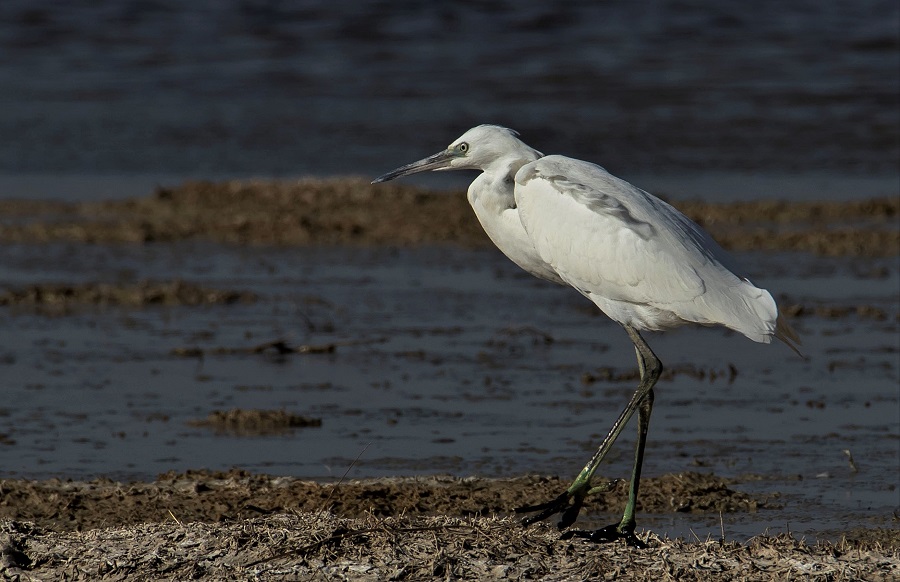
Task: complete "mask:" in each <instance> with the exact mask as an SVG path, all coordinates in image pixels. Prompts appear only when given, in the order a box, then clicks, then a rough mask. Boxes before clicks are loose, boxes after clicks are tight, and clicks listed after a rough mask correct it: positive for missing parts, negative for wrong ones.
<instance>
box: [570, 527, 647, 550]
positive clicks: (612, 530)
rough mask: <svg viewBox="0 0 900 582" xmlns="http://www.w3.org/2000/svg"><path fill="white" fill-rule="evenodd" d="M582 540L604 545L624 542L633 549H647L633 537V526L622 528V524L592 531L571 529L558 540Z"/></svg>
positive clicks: (641, 541) (643, 543)
mask: <svg viewBox="0 0 900 582" xmlns="http://www.w3.org/2000/svg"><path fill="white" fill-rule="evenodd" d="M572 538H582V539H586V540H590V541H592V542H594V543H597V544H606V543H609V542H614V541H616V540H625V543H626V544H628V545H629V546H631V547H633V548H639V549H644V548H647V547H648V546H647V543H646V542H644V541H643V540H641V539H640V538H638V537H637V536H636V535H634V524H631V525H629V526H625V527H622V524H619V523H614V524H612V525H608V526H606V527H604V528H600V529H597V530H594V531H590V530H583V529H572V530H569V531H567V532H565V533H564V534H562V535H561V536H560V539H563V540H568V539H572Z"/></svg>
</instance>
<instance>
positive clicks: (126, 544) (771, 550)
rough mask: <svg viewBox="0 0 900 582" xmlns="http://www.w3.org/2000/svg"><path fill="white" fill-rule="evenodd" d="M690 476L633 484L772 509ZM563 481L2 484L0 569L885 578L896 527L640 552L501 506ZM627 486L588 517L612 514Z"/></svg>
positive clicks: (677, 544)
mask: <svg viewBox="0 0 900 582" xmlns="http://www.w3.org/2000/svg"><path fill="white" fill-rule="evenodd" d="M730 485H731V484H730V483H729V482H728V481H726V480H723V479H719V478H717V477H715V476H711V475H703V474H699V473H683V474H678V475H666V476H663V477H660V478H656V479H647V480H646V482H645V483H642V498H641V503H642V511H644V512H649V513H672V512H685V511H688V512H697V513H715V512H746V511H756V510H764V509H769V508H775V507H777V503H772V502H770V501H768V500H761V499H753V498H751V497H750V496H748V495H746V494H743V493H739V492H737V491H734V490H733V489H732V488H731V487H730ZM563 487H565V483H563V482H562V481H561V480H560V479H556V478H547V477H536V476H528V477H521V478H515V479H480V478H468V479H458V478H451V477H424V478H418V479H413V478H405V479H399V478H391V479H376V480H365V481H350V482H346V483H341V484H324V483H317V482H312V481H302V480H297V479H290V478H274V477H269V476H266V475H255V474H249V473H246V472H242V471H236V470H235V471H231V472H228V473H211V472H202V471H200V472H188V473H182V474H175V473H169V474H165V475H161V476H160V477H159V478H158V480H157V481H156V482H154V483H128V484H124V483H116V482H112V481H108V480H97V481H92V482H69V481H58V480H51V481H44V482H34V481H17V480H6V481H2V482H0V488H2V493H3V501H2V504H0V569H2V570H0V571H2V573H3V575H4V577H5V579H9V580H47V579H59V578H66V579H70V580H100V579H102V580H126V579H127V580H156V579H161V578H165V579H209V580H232V579H248V578H253V579H259V580H274V579H284V578H290V579H307V578H314V577H316V578H325V579H335V580H384V579H393V580H422V579H442V580H447V579H450V580H501V579H503V580H521V579H532V580H535V579H543V580H578V579H587V578H603V579H617V580H643V579H647V578H648V577H651V576H659V577H661V578H662V579H671V580H729V579H734V578H735V577H740V578H741V579H744V580H769V579H772V577H793V576H803V577H804V579H810V580H841V579H848V580H849V579H868V580H891V579H895V578H894V577H895V576H896V575H897V574H898V573H900V535H898V533H900V532H898V530H890V529H871V530H857V531H854V532H848V535H847V536H845V537H844V538H843V539H841V540H840V541H839V542H837V543H819V544H816V545H808V544H806V543H805V542H803V541H798V540H796V539H793V538H792V537H790V536H788V535H782V536H778V537H767V536H760V537H756V538H753V539H752V540H750V541H749V542H748V543H744V544H741V543H736V542H733V541H727V540H715V541H714V540H707V541H701V540H694V541H684V540H670V539H661V538H659V537H657V536H655V535H653V534H652V533H648V532H644V533H642V534H641V537H642V538H643V539H644V540H645V541H646V542H647V543H648V544H649V546H650V547H649V548H648V549H636V548H630V547H627V546H625V545H623V544H621V543H613V544H608V545H602V546H597V545H594V544H592V543H590V542H587V541H583V540H579V539H565V537H564V536H563V537H561V536H560V534H559V533H557V532H556V531H555V529H554V528H552V527H551V526H549V525H546V524H539V525H537V526H532V527H530V528H527V529H526V528H523V527H522V526H521V524H520V523H519V521H518V520H517V519H515V518H513V517H511V516H509V515H508V514H509V513H510V511H511V509H512V508H514V507H516V506H519V505H522V504H530V503H535V502H538V501H543V500H545V499H547V498H549V497H551V496H555V495H556V494H557V493H558V492H559V491H560V490H561V488H563ZM623 495H624V484H619V486H618V487H617V488H616V489H615V490H614V491H612V492H610V493H607V494H603V495H599V496H598V497H597V498H596V499H593V500H592V502H591V503H590V504H589V505H588V506H587V507H586V512H588V513H605V512H607V511H611V510H613V507H612V506H611V504H619V503H621V499H622V497H623Z"/></svg>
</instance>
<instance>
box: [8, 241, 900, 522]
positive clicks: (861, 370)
mask: <svg viewBox="0 0 900 582" xmlns="http://www.w3.org/2000/svg"><path fill="white" fill-rule="evenodd" d="M8 256H9V257H10V260H8V261H6V262H5V264H4V265H3V267H2V270H0V277H2V278H3V280H4V281H8V282H9V283H10V284H12V285H16V284H20V285H23V284H26V283H32V282H38V281H41V280H65V281H73V282H74V281H80V280H95V279H97V278H100V279H103V280H110V279H112V280H114V279H115V278H116V277H126V278H135V277H136V278H157V279H161V278H167V277H171V276H173V274H174V275H176V276H179V277H183V278H185V279H188V280H191V281H194V282H199V283H202V284H204V285H207V286H212V287H220V288H230V289H244V290H252V291H255V292H257V293H258V294H259V295H260V301H258V302H257V303H256V304H253V305H242V304H237V305H229V306H210V307H201V308H191V307H171V308H165V307H157V308H145V309H141V310H134V309H132V310H127V309H118V308H87V309H84V310H81V311H75V312H74V313H73V314H70V315H66V316H59V317H48V316H44V315H36V314H31V313H27V312H24V311H21V310H9V309H7V310H6V311H4V313H3V314H2V315H0V323H2V326H3V328H4V330H5V331H4V333H5V334H6V335H5V337H7V338H8V339H7V340H6V341H4V343H3V347H2V352H0V372H2V375H3V378H4V391H5V401H4V404H3V405H2V406H0V433H3V434H5V435H6V439H7V440H12V441H14V442H13V443H6V444H3V445H0V455H2V464H3V467H4V470H3V474H4V476H6V477H32V478H45V477H50V476H64V477H70V478H88V477H92V476H96V475H108V476H111V477H114V478H121V479H128V478H139V479H147V478H151V477H152V476H153V475H155V474H156V473H159V472H164V471H167V470H170V469H175V470H181V469H189V468H200V467H207V468H212V469H227V468H230V467H232V466H237V467H241V468H245V469H249V470H252V471H259V472H267V473H272V474H276V475H282V474H283V475H297V476H305V477H325V478H329V477H330V478H337V477H339V476H341V475H342V474H344V472H345V471H347V470H348V468H349V467H351V466H352V469H350V471H349V475H350V476H351V477H365V476H380V475H398V474H400V475H414V474H431V473H435V472H449V473H453V474H457V475H468V474H480V475H494V476H509V475H517V474H521V473H530V472H545V473H552V474H562V475H567V474H573V475H574V473H575V472H576V471H577V470H578V469H579V468H580V466H581V465H582V464H583V463H584V462H585V461H586V460H587V458H588V457H589V456H590V454H591V452H592V450H593V448H594V447H595V446H596V445H597V443H598V442H599V440H600V438H601V436H602V434H605V431H606V430H607V429H608V427H609V425H610V424H611V422H612V421H613V419H614V418H615V416H616V415H617V414H618V412H619V410H620V409H621V408H622V407H623V406H624V403H625V402H626V401H627V399H628V397H629V395H630V393H631V391H632V390H633V388H634V382H604V381H598V382H594V383H584V382H583V381H582V376H583V375H584V374H585V373H592V374H595V375H596V374H599V368H602V367H605V366H609V367H613V368H615V370H616V371H622V372H625V371H629V370H632V369H633V368H634V366H635V364H634V355H633V350H632V349H631V346H630V343H629V341H628V339H627V336H626V335H625V334H624V332H623V331H622V330H621V329H620V328H618V326H616V325H615V324H613V323H612V322H610V321H609V320H607V319H606V318H604V317H602V316H600V315H599V314H597V313H595V311H596V310H595V309H594V308H593V307H592V306H591V305H590V304H588V303H587V301H586V300H584V299H582V298H580V297H579V296H578V295H577V294H575V293H574V292H571V291H570V290H568V289H564V288H561V287H556V286H553V285H550V284H546V283H543V282H541V281H538V280H534V279H531V278H529V277H528V276H527V275H524V274H523V273H520V272H518V271H517V270H516V268H515V267H514V266H512V265H511V264H509V263H508V261H506V259H505V258H503V257H502V256H500V255H499V253H497V252H495V251H461V250H454V249H441V248H430V249H420V250H407V251H392V250H365V251H363V250H330V251H325V250H271V249H269V250H265V249H252V250H251V249H244V248H222V247H215V246H212V245H209V246H205V245H195V244H190V245H189V244H183V245H174V246H169V245H154V246H146V247H115V248H105V247H99V246H79V247H75V248H74V249H73V248H71V247H66V246H53V245H50V246H43V247H33V246H14V247H12V248H10V249H8ZM740 258H741V259H742V260H743V262H744V263H745V264H746V265H747V266H748V270H750V271H751V272H757V273H764V274H765V276H764V277H761V278H760V279H761V280H760V283H763V284H765V285H767V286H770V288H772V289H777V290H780V291H781V292H784V293H786V294H788V296H789V297H790V300H795V301H799V302H802V303H804V304H808V305H815V304H820V303H823V304H829V305H842V304H848V302H853V303H864V304H867V305H873V306H876V307H878V308H880V309H883V310H884V311H885V313H887V314H888V315H889V317H888V319H887V320H883V321H878V320H872V319H865V318H860V317H857V316H855V315H854V316H849V317H843V318H837V319H823V318H815V317H809V318H804V319H800V320H795V321H796V324H797V328H798V331H799V332H800V333H801V334H802V336H803V340H804V346H803V347H804V351H805V353H806V354H807V355H808V356H809V359H808V360H806V361H804V360H802V359H800V358H798V357H797V356H795V355H794V354H793V353H792V352H791V351H790V350H789V349H788V348H787V347H785V346H783V345H780V344H779V345H768V346H766V345H759V344H755V343H752V342H750V341H748V340H746V339H744V338H742V337H740V336H738V335H736V334H734V333H730V332H727V331H725V330H721V329H682V330H679V331H676V332H670V333H667V334H650V335H649V336H648V341H649V342H650V343H651V345H652V346H653V347H654V349H655V350H656V351H657V353H658V354H659V356H660V358H661V359H662V360H663V362H664V363H666V364H667V366H668V367H669V368H671V369H678V368H684V367H685V366H694V367H696V368H697V369H699V370H702V371H704V372H705V373H706V378H703V379H698V378H696V377H693V376H692V375H690V374H684V373H682V374H678V375H676V376H675V377H674V379H672V380H671V381H663V382H661V384H660V385H659V388H658V390H657V400H656V402H657V405H656V408H655V413H654V416H653V422H652V425H651V431H650V442H649V445H648V447H649V448H648V457H647V462H646V473H647V474H648V475H654V474H660V473H666V472H678V471H685V470H700V471H714V472H715V473H717V474H720V475H723V476H730V477H739V476H741V475H745V474H751V473H752V474H757V475H763V476H765V477H764V481H763V482H755V481H753V480H751V481H749V482H748V483H746V484H745V485H743V487H745V488H747V489H749V490H754V491H760V492H764V493H770V492H774V491H777V492H780V493H781V495H782V496H783V497H782V499H781V501H783V502H784V503H785V504H786V506H787V507H786V509H785V512H784V513H782V512H774V513H773V512H763V513H762V514H757V515H755V516H738V517H730V518H729V522H728V523H729V528H730V531H732V533H734V532H735V531H737V532H740V531H743V532H745V533H747V535H752V534H753V533H759V532H760V531H762V529H764V528H765V527H770V526H771V527H773V528H774V530H779V528H780V530H783V529H784V528H785V527H786V526H787V525H788V524H789V525H790V527H791V528H792V529H793V531H797V532H803V531H818V532H821V531H823V530H827V529H828V528H829V527H831V528H836V527H846V526H847V523H850V524H851V525H852V524H854V523H855V524H858V525H871V524H872V523H883V520H887V519H888V518H889V515H890V512H891V511H892V510H893V509H894V508H896V506H897V501H898V491H897V489H896V486H897V480H896V476H897V473H896V470H897V463H898V444H900V443H898V436H897V423H898V405H900V402H898V393H897V382H898V361H897V358H898V355H897V354H898V351H900V346H898V341H900V340H898V337H900V336H898V321H897V316H898V303H897V294H896V292H895V290H896V289H897V288H898V285H900V279H898V272H897V270H896V266H895V265H893V261H894V260H893V259H887V260H884V259H882V260H875V259H871V260H865V261H862V260H859V259H854V260H852V261H851V260H846V261H841V260H838V261H835V260H824V259H813V258H810V257H803V260H802V261H798V260H797V257H796V256H792V255H759V256H758V255H745V256H742V257H740ZM862 263H865V264H862ZM88 265H90V268H89V269H86V267H87V266H88ZM861 268H864V269H867V270H868V271H867V272H879V271H880V272H882V273H884V270H885V269H887V272H888V273H889V275H887V278H886V279H885V278H879V279H868V278H860V277H859V276H858V275H856V273H858V272H860V269H861ZM548 337H549V338H551V340H552V341H547V339H546V338H548ZM277 338H285V339H287V340H288V341H289V342H291V343H293V344H323V343H329V342H336V343H337V346H338V347H337V349H336V351H335V352H334V353H332V354H306V355H290V356H285V357H275V356H271V355H265V354H256V355H207V356H206V357H205V358H203V359H202V361H201V360H198V359H196V358H183V357H178V356H175V355H173V354H172V350H174V349H177V348H184V347H200V348H204V349H206V350H208V351H210V350H213V349H215V348H217V347H250V346H253V345H257V344H260V343H263V342H265V341H269V340H273V339H277ZM732 368H733V369H732ZM710 372H714V373H715V374H716V375H717V376H718V377H716V378H714V379H711V378H710ZM233 407H240V408H263V409H279V408H284V409H286V410H288V411H290V412H294V413H297V414H303V415H308V416H314V417H318V418H321V419H322V426H321V428H309V429H300V430H296V431H295V432H292V433H289V434H285V435H280V436H268V437H238V436H227V435H216V434H215V433H213V432H212V431H210V430H208V429H203V428H197V427H192V426H190V425H189V424H188V422H189V421H191V420H198V419H202V418H205V417H206V415H207V414H209V413H210V412H212V411H213V410H225V409H230V408H233ZM633 432H634V431H633V430H631V429H629V430H627V431H626V432H625V433H624V434H623V437H622V440H621V442H620V445H619V446H617V448H616V449H615V450H614V453H613V455H612V456H611V461H610V463H609V464H608V466H605V467H604V468H603V472H604V474H607V475H613V476H626V475H627V473H628V469H629V463H630V459H631V450H630V448H631V445H632V443H633V434H632V433H633ZM844 450H849V451H850V453H851V454H852V456H853V459H854V461H855V463H856V465H857V467H858V472H853V470H852V469H851V467H850V463H849V462H848V458H847V456H846V454H845V453H844V452H843V451H844ZM357 456H359V459H358V460H357V461H356V462H355V463H354V460H355V459H356V458H357ZM848 516H849V517H848ZM667 520H668V518H667ZM667 520H657V522H662V523H661V524H657V525H656V527H663V528H667V527H668V528H675V529H673V530H672V531H676V530H677V527H676V526H675V525H673V523H668V522H667ZM848 520H849V521H848ZM879 520H882V521H879ZM669 521H671V520H669ZM679 523H683V522H679ZM687 523H688V524H692V526H693V527H697V526H698V524H697V521H696V520H695V521H693V522H692V521H688V522H687ZM647 525H652V524H651V523H648V524H647ZM708 527H709V528H710V529H709V531H712V532H715V533H716V535H717V534H718V528H719V523H718V519H717V518H716V519H714V520H712V521H711V523H710V524H708ZM742 528H743V529H742Z"/></svg>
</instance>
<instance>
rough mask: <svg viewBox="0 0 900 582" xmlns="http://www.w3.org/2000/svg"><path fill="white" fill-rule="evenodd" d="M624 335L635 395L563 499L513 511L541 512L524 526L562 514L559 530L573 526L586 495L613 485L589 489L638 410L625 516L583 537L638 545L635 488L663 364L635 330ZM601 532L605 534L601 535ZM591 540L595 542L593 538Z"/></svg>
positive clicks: (611, 483)
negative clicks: (632, 358) (631, 351)
mask: <svg viewBox="0 0 900 582" xmlns="http://www.w3.org/2000/svg"><path fill="white" fill-rule="evenodd" d="M625 331H626V332H628V336H629V337H630V338H631V341H632V342H633V343H634V348H635V352H636V354H637V360H638V368H639V370H640V374H641V380H640V383H639V384H638V387H637V390H635V392H634V394H633V395H632V397H631V400H629V401H628V404H627V405H626V406H625V409H624V410H623V411H622V413H621V414H620V415H619V417H618V418H617V419H616V422H615V423H614V424H613V426H612V428H611V429H610V431H609V433H608V434H607V435H606V438H604V439H603V442H602V443H601V444H600V447H599V448H598V449H597V452H596V453H594V456H593V457H591V460H590V461H588V463H587V465H585V466H584V468H583V469H582V470H581V472H580V473H579V474H578V476H577V477H576V478H575V480H574V481H573V482H572V485H570V486H569V488H568V489H567V490H566V491H565V492H564V493H563V494H562V495H560V496H559V497H557V498H556V499H554V500H552V501H549V502H547V503H543V504H540V505H534V506H529V507H521V508H518V509H516V511H517V512H520V513H522V512H531V511H538V512H540V513H538V514H537V515H534V516H531V517H528V518H526V519H525V520H524V521H523V523H524V524H525V525H530V524H532V523H535V522H537V521H541V520H544V519H547V518H548V517H550V516H551V515H553V514H555V513H562V518H561V519H560V522H559V528H560V529H564V528H566V527H568V526H570V525H572V524H573V523H574V522H575V520H576V519H577V517H578V513H579V511H580V510H581V507H582V505H583V504H584V499H585V498H586V497H587V496H588V495H590V494H592V493H597V492H600V491H608V490H609V489H610V488H611V487H612V486H613V485H614V484H615V483H616V482H615V481H613V482H610V483H604V484H603V485H599V486H595V487H592V486H591V478H592V477H593V475H594V473H595V472H596V471H597V467H599V466H600V463H601V462H602V461H603V459H604V458H605V457H606V455H607V454H608V453H609V450H610V449H611V448H612V445H613V443H615V441H616V439H617V438H618V437H619V434H620V433H621V432H622V429H623V428H624V427H625V425H626V424H627V423H628V421H629V420H630V419H631V417H632V415H633V414H634V412H635V410H638V411H639V412H638V442H637V446H636V448H635V455H634V469H633V471H632V478H631V484H630V486H629V490H628V502H627V504H626V505H625V513H624V515H623V516H622V521H621V522H620V523H619V524H617V525H616V526H610V527H609V528H604V529H603V530H598V532H582V533H590V535H591V536H594V535H599V538H598V539H597V540H595V541H601V540H605V539H618V538H622V537H625V538H626V539H627V541H628V542H629V543H632V544H633V545H638V544H639V540H637V539H636V538H634V534H633V532H634V523H635V520H634V510H635V505H636V503H637V494H638V487H639V485H640V476H641V465H642V463H643V459H644V445H645V444H646V440H647V428H648V426H649V423H650V412H651V410H652V409H653V386H654V385H655V384H656V382H657V380H659V376H660V374H662V363H661V362H660V361H659V359H658V358H657V357H656V354H654V353H653V351H652V350H651V349H650V346H648V345H647V343H646V342H645V341H644V338H642V337H641V336H640V334H639V333H638V331H637V330H636V329H634V328H632V327H629V326H625ZM611 529H613V530H614V532H610V531H608V530H611ZM601 532H604V533H602V534H601ZM613 533H614V536H613V537H610V536H609V535H608V534H613ZM576 535H578V534H576ZM585 537H586V536H585ZM592 539H594V538H593V537H592Z"/></svg>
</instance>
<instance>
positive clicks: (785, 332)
mask: <svg viewBox="0 0 900 582" xmlns="http://www.w3.org/2000/svg"><path fill="white" fill-rule="evenodd" d="M775 337H777V338H778V339H780V340H781V341H783V342H784V343H785V344H787V346H788V347H789V348H791V349H792V350H794V352H795V353H796V354H797V355H798V356H800V357H801V358H805V357H806V356H804V355H803V354H802V353H800V348H799V347H797V346H799V345H801V344H802V343H803V342H801V341H800V336H799V335H797V332H796V331H794V328H792V327H791V326H790V325H789V324H788V322H787V320H786V319H785V318H784V315H782V314H781V310H780V309H779V310H778V318H777V319H776V320H775Z"/></svg>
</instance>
